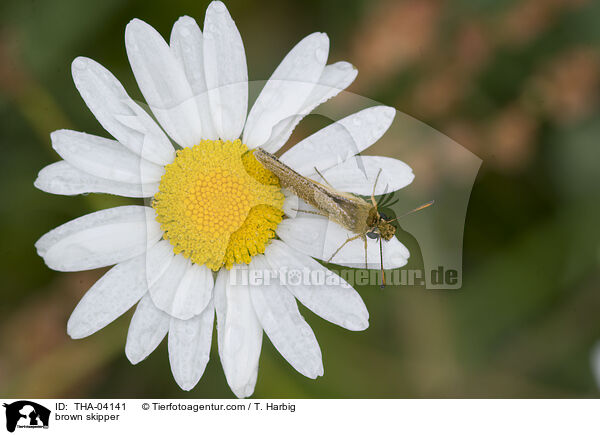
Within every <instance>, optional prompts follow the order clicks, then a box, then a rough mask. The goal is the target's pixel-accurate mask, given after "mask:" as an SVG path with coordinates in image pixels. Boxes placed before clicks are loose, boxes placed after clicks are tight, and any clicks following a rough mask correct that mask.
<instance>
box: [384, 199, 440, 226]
mask: <svg viewBox="0 0 600 435" xmlns="http://www.w3.org/2000/svg"><path fill="white" fill-rule="evenodd" d="M434 202H435V201H434V200H431V201H429V202H426V203H425V204H423V205H420V206H418V207H417V208H414V209H412V210H411V211H407V212H406V213H404V214H402V215H400V216H397V217H395V218H394V219H390V220H389V221H386V222H387V223H388V224H389V223H390V222H394V221H397V220H398V219H401V218H403V217H404V216H408V215H409V214H412V213H415V212H417V211H421V210H423V209H424V208H427V207H429V206H430V205H433V203H434Z"/></svg>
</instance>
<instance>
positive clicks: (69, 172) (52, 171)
mask: <svg viewBox="0 0 600 435" xmlns="http://www.w3.org/2000/svg"><path fill="white" fill-rule="evenodd" d="M158 184H159V183H158V182H156V183H147V184H133V183H123V182H121V181H111V180H107V179H105V178H100V177H96V176H95V175H90V174H87V173H85V172H83V171H80V170H79V169H76V168H74V167H73V166H71V165H69V164H68V163H67V162H65V161H64V160H61V161H60V162H56V163H52V164H51V165H48V166H46V167H45V168H44V169H42V170H41V171H40V173H39V174H38V177H37V179H36V180H35V182H34V183H33V185H34V186H35V187H37V188H38V189H40V190H43V191H44V192H48V193H54V194H56V195H78V194H80V193H110V194H113V195H119V196H126V197H129V198H147V197H150V196H153V195H154V194H155V193H156V192H157V191H158Z"/></svg>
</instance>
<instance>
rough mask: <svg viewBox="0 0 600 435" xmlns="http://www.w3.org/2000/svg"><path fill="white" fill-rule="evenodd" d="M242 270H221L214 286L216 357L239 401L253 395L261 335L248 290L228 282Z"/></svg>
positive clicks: (245, 287) (244, 286)
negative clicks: (216, 336)
mask: <svg viewBox="0 0 600 435" xmlns="http://www.w3.org/2000/svg"><path fill="white" fill-rule="evenodd" d="M242 270H243V269H242V268H240V267H238V266H234V267H233V268H232V269H231V271H227V270H221V272H219V275H218V277H217V283H216V284H215V309H216V312H217V332H218V343H219V356H220V357H221V364H222V365H223V370H224V372H225V377H226V378H227V383H228V384H229V387H230V388H231V391H233V393H234V394H235V395H236V396H237V397H239V398H244V397H248V396H251V395H252V393H253V392H254V387H255V385H256V378H257V376H258V359H259V357H260V350H261V346H262V335H263V334H262V331H263V330H262V326H261V325H260V323H259V321H258V318H257V317H256V313H255V312H254V307H253V306H252V301H251V300H250V291H249V288H248V286H247V285H239V284H238V285H236V284H232V282H231V280H230V279H229V278H230V277H231V276H232V274H237V273H243V272H241V271H242Z"/></svg>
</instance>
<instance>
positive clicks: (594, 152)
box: [0, 0, 600, 398]
mask: <svg viewBox="0 0 600 435" xmlns="http://www.w3.org/2000/svg"><path fill="white" fill-rule="evenodd" d="M207 4H208V2H203V1H191V0H190V1H184V0H170V1H168V2H159V1H155V2H148V1H129V2H127V1H121V0H102V1H95V2H81V1H77V0H59V1H41V0H31V1H17V0H13V1H3V2H2V3H1V6H0V17H1V18H0V126H1V132H0V140H1V150H2V154H1V158H0V197H1V198H2V200H1V202H0V231H1V234H2V238H1V242H0V255H1V259H0V274H1V280H0V282H1V284H0V286H1V288H2V290H1V295H2V299H1V300H2V304H1V308H0V318H1V320H0V397H1V396H6V397H130V398H135V397H187V398H192V397H225V398H227V397H233V396H232V394H231V392H230V391H229V388H228V387H227V384H226V381H225V377H224V375H223V371H222V368H221V365H220V362H219V360H218V355H217V351H216V350H217V349H216V341H215V342H213V343H214V345H213V349H212V357H211V361H210V362H209V365H208V367H207V370H206V372H205V374H204V376H203V378H202V380H201V381H200V383H199V384H198V386H196V388H195V389H194V390H193V391H192V392H189V393H186V392H183V391H181V390H180V389H179V388H178V387H177V385H176V384H175V382H174V380H173V379H172V376H171V373H170V370H169V366H168V356H167V349H166V343H165V342H163V343H162V344H161V345H160V346H159V348H158V350H157V351H156V352H155V353H153V354H152V355H151V356H150V357H149V358H148V359H147V360H145V361H144V362H142V363H140V364H139V365H138V366H132V365H131V364H130V363H129V362H128V360H127V359H126V357H125V355H124V344H125V339H126V333H127V327H128V323H129V318H130V316H131V313H128V314H127V315H125V316H123V317H122V318H120V319H119V320H117V321H116V322H114V323H113V324H111V325H110V326H108V327H107V328H105V329H103V330H101V331H100V332H98V333H96V334H94V335H93V336H91V337H89V338H87V339H84V340H78V341H74V340H71V339H70V338H68V337H67V335H66V320H67V318H68V316H69V314H70V312H71V311H72V309H73V308H74V306H75V305H76V303H77V302H78V301H79V299H80V297H81V296H82V295H83V293H84V292H85V291H86V290H87V289H88V288H89V287H90V286H91V285H92V283H93V282H94V281H95V280H96V279H97V278H98V277H99V276H101V274H102V273H103V271H102V270H100V271H98V270H96V271H89V272H81V273H56V272H54V271H51V270H49V269H48V268H47V267H46V266H45V265H44V263H43V261H42V260H41V259H40V258H39V257H38V256H37V255H36V253H35V250H34V247H33V244H34V242H35V241H36V240H37V238H38V237H39V236H41V235H42V234H44V233H45V232H47V231H48V230H50V229H52V228H54V227H55V226H57V225H59V224H62V223H64V222H66V221H67V220H70V219H73V218H75V217H77V216H80V215H82V214H85V213H88V212H91V211H94V210H98V209H102V208H107V207H110V206H114V205H120V204H127V203H131V201H130V200H125V199H120V198H115V197H110V196H108V195H89V196H76V197H61V196H55V195H50V194H46V193H44V192H40V191H37V190H35V189H34V187H33V180H34V179H35V177H36V174H37V172H38V171H39V170H40V169H41V168H42V167H44V166H45V165H47V164H49V163H52V162H54V161H57V160H58V159H59V157H58V156H57V155H56V154H55V153H54V151H53V150H52V148H51V146H50V138H49V133H50V132H51V131H53V130H56V129H59V128H72V129H75V130H81V131H87V132H90V133H94V134H98V135H104V136H106V133H105V132H103V131H102V129H101V127H100V126H99V124H98V123H97V122H96V121H95V119H94V118H93V116H92V115H91V113H90V112H89V111H88V110H87V108H86V107H85V105H84V103H83V101H82V100H81V98H80V97H79V95H78V93H77V91H76V89H75V87H74V85H73V83H72V80H71V74H70V64H71V61H72V60H73V59H74V58H75V57H76V56H79V55H84V56H88V57H91V58H93V59H95V60H97V61H99V62H100V63H102V64H103V65H105V66H106V67H108V68H109V69H110V70H111V71H112V72H113V73H114V74H115V75H116V76H117V78H118V79H119V80H120V81H121V82H122V83H123V84H124V86H125V88H126V89H127V90H128V92H129V94H130V95H131V96H132V97H133V98H134V99H138V100H139V99H141V95H140V93H139V90H138V89H137V86H136V84H135V81H134V79H133V75H132V73H131V70H130V67H129V64H128V62H127V58H126V54H125V47H124V29H125V26H126V24H127V23H128V21H129V20H130V19H132V18H134V17H137V18H140V19H143V20H145V21H147V22H149V23H150V24H151V25H153V26H154V27H155V28H157V29H158V31H159V32H161V33H162V35H163V36H165V37H168V35H169V33H170V29H171V26H172V25H173V23H174V22H175V20H176V19H177V18H178V17H179V16H181V15H190V16H192V17H194V18H196V20H197V21H198V22H199V23H200V24H201V23H202V21H203V19H204V10H205V9H206V5H207ZM227 6H228V8H229V10H230V13H231V15H232V16H233V17H234V19H235V20H236V23H237V25H238V27H239V29H240V32H241V34H242V37H243V39H244V45H245V48H246V55H247V59H248V69H249V77H250V79H253V80H261V79H266V78H268V76H269V75H270V73H271V72H272V70H273V69H274V68H275V66H276V65H277V64H278V63H279V61H280V60H281V58H282V57H283V56H284V55H285V54H286V53H287V51H288V50H289V49H290V48H291V47H292V46H293V45H294V44H295V43H296V42H297V41H299V40H300V39H301V38H302V37H303V36H305V35H307V34H309V33H311V32H314V31H323V32H326V33H327V34H328V35H329V37H330V39H331V41H332V48H331V52H330V57H329V59H330V62H333V61H338V60H348V61H350V62H351V63H353V64H354V65H356V66H357V68H358V70H359V75H358V78H357V80H356V81H355V83H354V84H353V85H352V86H351V87H350V88H349V90H350V91H352V92H354V93H357V94H360V95H365V96H368V97H369V98H372V99H374V100H377V101H379V102H381V103H383V104H387V105H391V106H394V107H396V108H397V109H398V110H400V111H402V112H405V113H408V114H409V115H412V116H414V117H415V118H417V119H419V120H422V121H424V122H426V123H427V124H429V125H431V126H433V127H434V128H436V129H437V130H439V131H441V132H442V133H444V134H446V135H448V136H449V137H451V138H452V139H454V140H455V141H457V142H458V143H460V144H461V145H463V146H465V147H466V148H468V149H469V150H471V151H472V152H473V153H475V154H476V155H478V156H479V157H480V158H482V159H483V165H482V167H481V170H480V172H479V175H478V177H477V179H476V182H475V185H474V187H473V192H472V197H471V202H470V204H469V210H468V214H467V219H466V228H465V239H464V271H463V283H464V284H463V288H462V289H461V290H458V291H427V290H423V289H403V290H393V291H383V292H382V291H378V290H375V289H370V288H366V289H362V290H361V294H362V295H363V297H364V299H365V302H366V304H367V306H368V308H369V311H370V314H371V326H370V327H369V329H368V330H367V331H365V332H360V333H352V332H348V331H345V330H343V329H341V328H339V327H336V326H334V325H332V324H329V323H327V322H326V321H323V320H322V319H320V318H318V317H317V316H315V315H313V314H312V313H310V312H308V311H307V310H303V311H302V312H303V314H304V315H305V316H306V317H307V320H308V322H309V323H310V324H311V326H312V327H313V329H314V330H315V333H316V335H317V338H318V340H319V343H320V345H321V348H322V350H323V358H324V366H325V376H324V377H322V378H319V379H318V380H316V381H313V380H309V379H306V378H304V377H303V376H302V375H300V374H298V373H296V372H295V371H294V370H293V369H292V368H291V367H290V366H289V365H288V364H287V363H286V362H285V360H283V358H282V357H281V356H280V355H279V354H278V353H277V352H276V351H275V350H274V348H273V346H272V345H271V344H270V342H269V341H268V340H267V339H265V340H264V343H263V352H262V355H261V360H260V369H259V377H258V383H257V386H256V392H255V397H259V398H261V397H290V398H304V397H310V398H330V397H331V398H343V397H356V398H372V397H373V398H375V397H379V398H387V397H399V398H415V397H511V398H521V397H598V389H597V387H596V384H595V382H594V378H593V376H592V372H591V368H590V349H591V347H592V346H593V344H594V343H595V342H596V340H598V339H600V293H599V291H600V288H599V287H600V285H599V284H600V273H599V272H600V270H599V260H600V237H599V234H600V231H599V230H598V228H597V225H598V222H599V220H600V219H599V217H600V204H599V201H598V199H599V196H598V190H599V189H598V188H599V185H600V170H599V169H598V163H599V162H600V140H599V138H600V107H599V98H600V51H599V47H600V26H599V25H598V23H599V22H600V2H593V1H569V0H525V1H506V0H501V1H492V0H482V1H467V0H459V1H452V2H449V1H448V2H443V1H436V0H425V1H391V0H379V1H359V0H349V1H348V0H344V1H342V0H338V1H326V2H317V1H295V2H293V1H285V2H283V1H275V0H262V1H260V2H255V1H248V2H241V1H240V2H236V1H231V2H227ZM303 128H305V127H302V125H301V126H300V127H299V130H298V135H299V137H302V135H303ZM408 163H411V162H408ZM417 174H418V172H417Z"/></svg>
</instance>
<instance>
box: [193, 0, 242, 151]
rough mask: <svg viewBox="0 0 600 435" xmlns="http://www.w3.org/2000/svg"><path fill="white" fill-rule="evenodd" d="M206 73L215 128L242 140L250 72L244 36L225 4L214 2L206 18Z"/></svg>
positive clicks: (225, 137)
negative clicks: (247, 64) (241, 34)
mask: <svg viewBox="0 0 600 435" xmlns="http://www.w3.org/2000/svg"><path fill="white" fill-rule="evenodd" d="M204 72H205V74H206V85H207V88H208V96H209V99H210V107H211V112H212V118H213V122H214V126H215V129H216V130H217V133H218V135H219V137H220V138H221V139H224V140H234V139H237V138H239V137H240V135H241V134H242V129H243V128H244V122H245V121H246V112H247V110H248V69H247V66H246V54H245V52H244V44H243V42H242V37H241V36H240V32H239V31H238V29H237V27H236V26H235V23H234V22H233V20H232V19H231V16H230V15H229V12H228V11H227V8H226V7H225V5H224V4H223V3H222V2H220V1H213V2H211V3H210V4H209V5H208V8H207V10H206V16H205V18H204Z"/></svg>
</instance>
